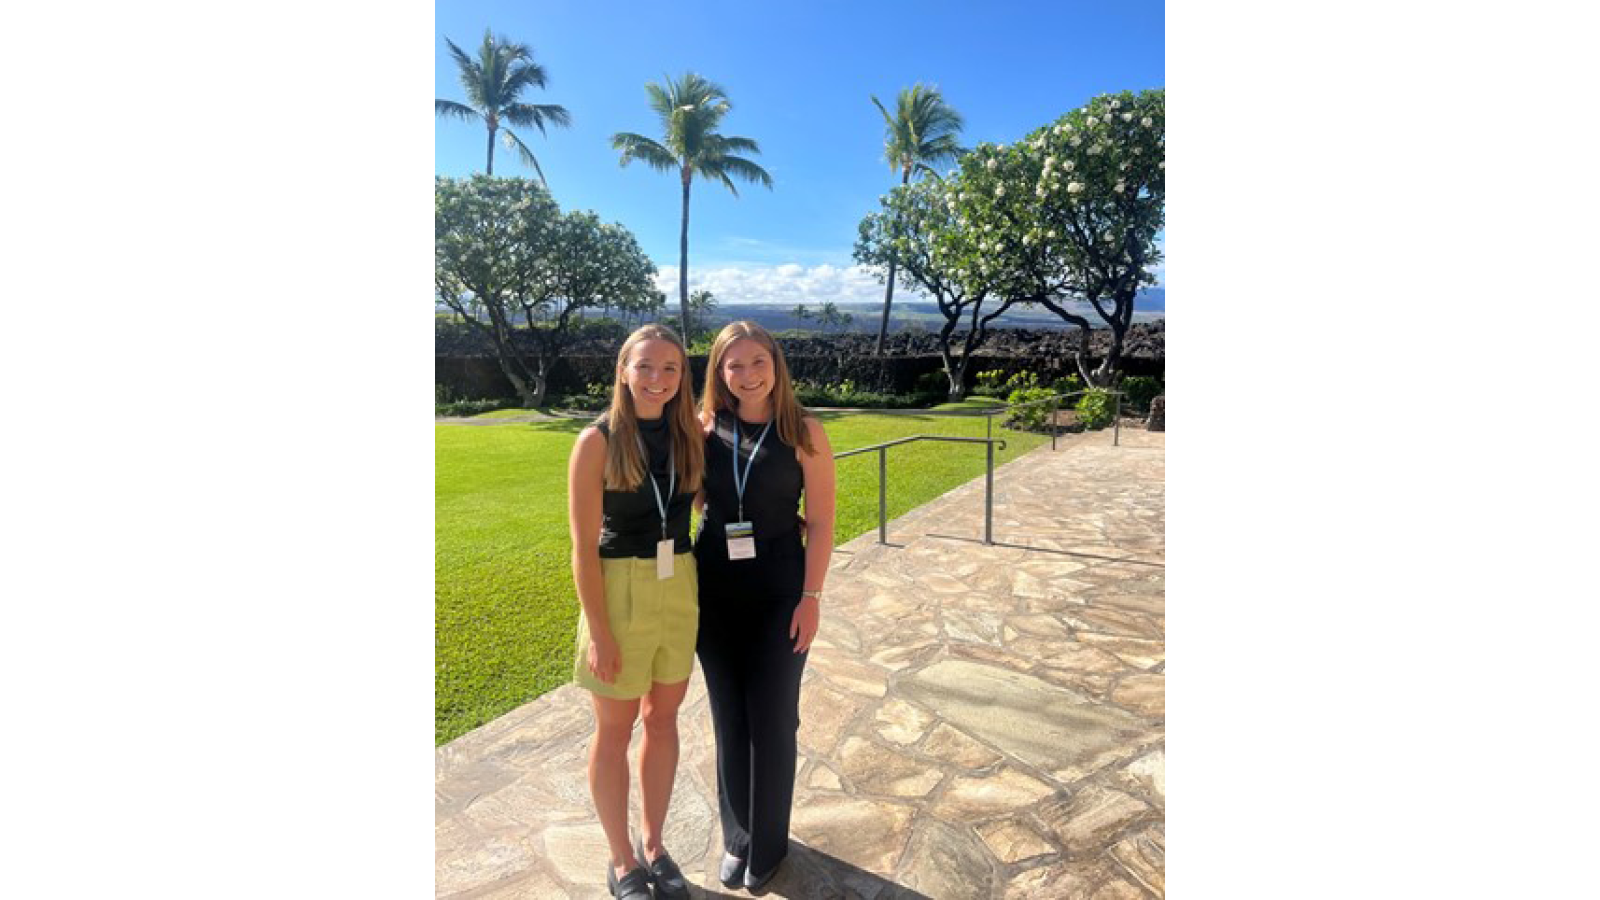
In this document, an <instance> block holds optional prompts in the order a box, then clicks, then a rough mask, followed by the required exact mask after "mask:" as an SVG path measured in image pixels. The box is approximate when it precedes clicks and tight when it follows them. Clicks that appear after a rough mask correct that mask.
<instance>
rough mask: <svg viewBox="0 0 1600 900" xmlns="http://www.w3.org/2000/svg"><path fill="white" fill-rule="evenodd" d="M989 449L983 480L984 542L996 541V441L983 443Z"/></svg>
mask: <svg viewBox="0 0 1600 900" xmlns="http://www.w3.org/2000/svg"><path fill="white" fill-rule="evenodd" d="M983 446H984V448H985V449H986V450H987V451H988V465H987V467H986V468H985V472H984V482H983V542H984V543H985V544H993V543H994V441H990V442H989V443H987V444H984V445H983Z"/></svg>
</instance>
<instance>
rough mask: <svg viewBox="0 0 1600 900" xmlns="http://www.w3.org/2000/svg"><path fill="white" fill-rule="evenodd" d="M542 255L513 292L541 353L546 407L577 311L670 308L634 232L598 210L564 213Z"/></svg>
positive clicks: (539, 385) (536, 388)
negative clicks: (615, 307) (554, 371)
mask: <svg viewBox="0 0 1600 900" xmlns="http://www.w3.org/2000/svg"><path fill="white" fill-rule="evenodd" d="M538 257H539V265H538V266H537V268H536V270H535V271H536V277H534V278H532V279H530V280H529V281H527V282H524V283H522V284H520V285H518V290H517V291H515V292H514V293H513V294H512V297H513V299H514V300H515V302H516V304H517V307H518V309H520V310H521V312H522V315H523V321H524V322H525V323H526V325H527V332H526V333H527V335H528V336H529V337H530V338H531V339H532V341H533V344H534V346H536V347H537V348H538V350H539V352H538V355H537V356H536V357H535V360H534V385H533V397H532V399H533V401H534V402H533V404H532V405H534V406H539V405H542V404H543V403H544V394H545V388H546V386H547V385H548V383H549V373H550V366H551V365H552V364H553V363H554V362H555V360H556V359H558V358H559V357H560V356H561V353H562V352H563V351H564V350H566V348H567V346H568V345H569V344H571V342H572V338H573V330H572V322H573V314H574V313H576V312H578V311H579V310H582V309H595V308H599V307H601V306H604V305H606V304H619V305H622V306H624V307H629V306H646V307H654V308H656V309H660V308H662V307H664V306H665V305H666V297H665V296H664V295H663V294H662V293H661V291H660V289H658V288H657V287H656V286H655V275H656V266H655V263H652V262H651V261H650V258H649V257H647V256H645V254H644V251H643V250H641V249H640V248H639V243H638V241H637V240H635V239H634V236H633V233H632V232H630V231H628V229H626V228H624V227H622V226H621V225H608V224H606V223H604V222H601V221H600V217H599V216H597V215H595V214H594V213H592V212H577V211H574V212H569V213H566V214H565V215H562V216H561V217H560V218H559V219H558V220H557V221H556V223H555V225H554V227H553V228H551V229H550V233H549V240H548V242H547V243H546V244H545V245H544V247H543V252H541V253H539V254H538Z"/></svg>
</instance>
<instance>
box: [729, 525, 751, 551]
mask: <svg viewBox="0 0 1600 900" xmlns="http://www.w3.org/2000/svg"><path fill="white" fill-rule="evenodd" d="M727 527H728V558H729V559H755V558H756V538H755V534H756V528H755V526H754V525H752V524H751V523H749V522H729V523H728V526H727Z"/></svg>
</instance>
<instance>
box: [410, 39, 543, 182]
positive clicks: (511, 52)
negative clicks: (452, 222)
mask: <svg viewBox="0 0 1600 900" xmlns="http://www.w3.org/2000/svg"><path fill="white" fill-rule="evenodd" d="M444 42H445V43H446V44H449V45H450V55H451V56H454V57H455V60H456V68H457V69H459V70H460V75H461V87H462V88H463V89H465V90H466V92H467V102H466V103H457V102H455V101H454V100H434V101H433V111H434V113H435V114H436V115H441V116H448V117H452V118H456V119H461V120H462V121H465V122H472V121H482V122H483V123H484V125H486V126H488V128H489V160H488V163H487V164H486V166H485V168H484V172H485V174H488V175H493V174H494V135H495V132H497V131H499V132H503V133H504V135H505V142H506V147H507V148H513V149H515V150H517V152H518V153H519V154H520V155H521V156H522V162H523V163H524V164H526V165H529V166H532V167H533V170H534V171H535V172H538V173H539V180H540V181H544V180H545V179H544V170H543V169H541V168H539V161H538V160H537V159H534V158H533V151H531V150H529V149H528V145H527V144H524V143H523V142H522V138H519V137H517V135H516V132H513V131H512V130H511V129H510V127H508V126H507V125H503V124H501V123H502V122H507V123H510V125H515V126H517V127H518V128H526V127H527V126H529V125H532V126H534V127H536V128H538V129H539V133H540V134H545V130H544V125H545V123H546V122H549V123H550V124H552V125H559V126H561V127H562V128H568V127H571V125H572V116H571V115H570V114H569V113H568V112H567V110H566V107H564V106H557V105H554V104H540V103H523V102H521V101H519V100H518V99H517V98H518V97H519V96H520V95H521V94H522V92H523V91H524V90H526V89H528V88H530V87H538V88H542V87H544V82H545V71H544V66H541V65H539V64H538V63H536V62H534V61H533V51H532V50H530V49H528V46H527V45H526V44H514V43H512V42H511V41H509V40H507V39H506V38H505V37H503V36H501V37H496V36H494V35H492V34H490V33H489V31H488V30H487V29H485V30H484V32H483V45H482V46H481V47H479V48H478V58H477V59H473V58H472V57H470V56H468V55H467V54H466V53H465V52H463V51H462V49H461V48H460V47H457V46H456V45H455V43H454V42H453V41H451V40H450V39H449V38H445V39H444ZM545 184H546V185H547V186H548V184H549V182H545Z"/></svg>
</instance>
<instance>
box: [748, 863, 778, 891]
mask: <svg viewBox="0 0 1600 900" xmlns="http://www.w3.org/2000/svg"><path fill="white" fill-rule="evenodd" d="M782 867H783V861H782V860H779V861H778V865H775V866H773V867H772V868H770V869H768V870H767V874H765V875H757V874H755V873H754V872H751V871H749V870H748V869H747V870H745V873H744V889H745V890H747V891H749V892H750V893H752V894H753V893H755V892H756V891H759V890H761V889H762V888H764V887H766V886H767V882H769V881H771V880H772V876H774V875H776V874H778V870H779V869H781V868H782Z"/></svg>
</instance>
